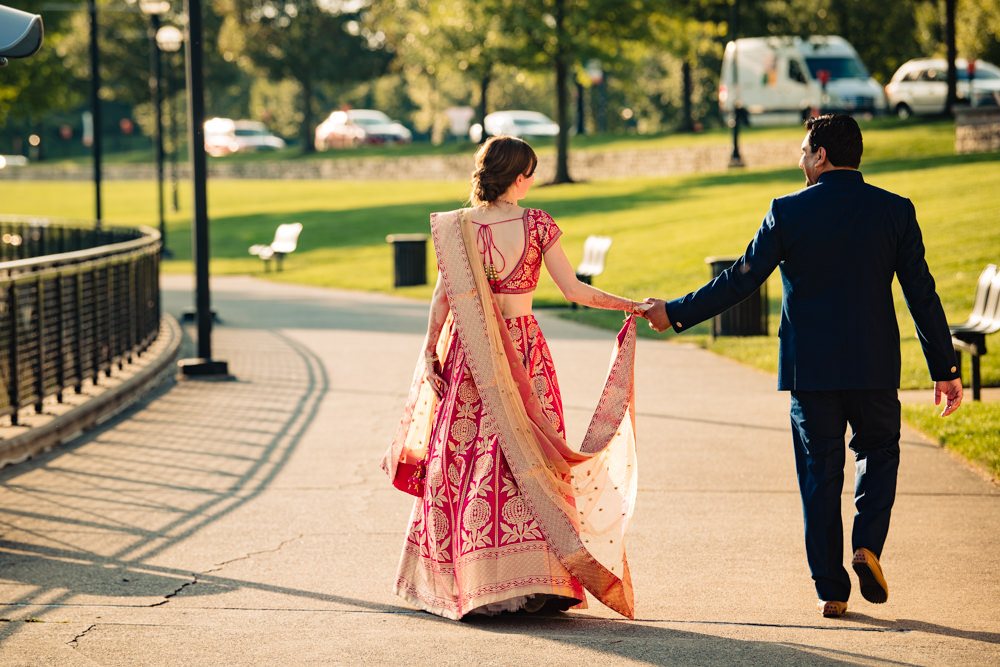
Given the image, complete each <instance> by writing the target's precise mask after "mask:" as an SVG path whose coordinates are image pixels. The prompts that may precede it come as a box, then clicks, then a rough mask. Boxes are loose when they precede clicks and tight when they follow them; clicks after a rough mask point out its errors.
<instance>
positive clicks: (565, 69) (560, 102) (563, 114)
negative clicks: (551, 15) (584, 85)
mask: <svg viewBox="0 0 1000 667" xmlns="http://www.w3.org/2000/svg"><path fill="white" fill-rule="evenodd" d="M555 19H556V57H555V61H556V72H555V74H556V122H558V123H559V136H558V137H556V176H555V179H554V180H553V181H552V182H553V183H572V182H573V179H572V178H570V175H569V91H568V90H567V88H566V79H567V78H568V74H569V63H567V62H566V35H565V30H566V2H565V0H558V1H557V2H556V8H555Z"/></svg>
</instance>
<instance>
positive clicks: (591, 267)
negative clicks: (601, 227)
mask: <svg viewBox="0 0 1000 667" xmlns="http://www.w3.org/2000/svg"><path fill="white" fill-rule="evenodd" d="M609 248H611V237H610V236H588V237H587V240H586V241H584V242H583V259H581V260H580V265H579V266H577V267H576V279H577V280H579V281H580V282H582V283H587V284H588V285H593V284H594V276H599V275H601V274H602V273H604V260H605V259H607V257H608V249H609ZM572 307H573V308H576V307H577V304H575V303H574V304H573V305H572Z"/></svg>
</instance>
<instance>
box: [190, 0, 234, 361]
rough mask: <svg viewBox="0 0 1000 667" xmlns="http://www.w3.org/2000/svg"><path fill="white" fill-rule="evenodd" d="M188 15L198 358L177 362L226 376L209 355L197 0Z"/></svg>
mask: <svg viewBox="0 0 1000 667" xmlns="http://www.w3.org/2000/svg"><path fill="white" fill-rule="evenodd" d="M185 4H186V8H187V15H188V38H187V44H186V53H187V88H188V152H190V154H191V175H192V186H193V202H192V204H193V210H194V220H193V223H194V224H193V226H192V230H191V241H192V249H193V251H194V269H195V319H196V322H197V328H198V357H199V358H198V359H184V360H181V361H180V362H178V365H179V366H180V370H181V373H182V375H185V376H189V377H191V376H201V377H204V376H216V377H219V376H227V377H228V376H229V371H228V368H227V365H226V362H224V361H215V360H213V359H212V304H211V298H210V294H209V278H208V200H207V196H206V190H207V173H206V168H205V162H206V160H205V84H204V76H203V59H202V53H203V44H202V42H203V40H204V34H203V30H202V8H201V0H187V1H186V3H185Z"/></svg>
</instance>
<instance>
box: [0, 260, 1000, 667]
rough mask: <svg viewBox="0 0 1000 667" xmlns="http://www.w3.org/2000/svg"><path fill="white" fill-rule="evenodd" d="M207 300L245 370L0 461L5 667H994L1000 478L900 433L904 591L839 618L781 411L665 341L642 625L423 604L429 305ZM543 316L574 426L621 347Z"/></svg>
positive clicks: (650, 445)
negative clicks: (470, 613)
mask: <svg viewBox="0 0 1000 667" xmlns="http://www.w3.org/2000/svg"><path fill="white" fill-rule="evenodd" d="M164 296H165V306H166V310H167V311H168V312H172V313H175V314H178V313H180V312H181V311H182V310H184V309H186V308H188V307H189V306H190V304H191V301H192V292H191V286H190V284H189V281H187V280H186V279H177V278H173V277H168V278H167V279H166V280H165V294H164ZM213 306H214V308H215V310H216V311H217V312H218V314H219V316H220V318H221V320H222V323H221V324H220V325H218V326H217V327H216V329H215V335H214V337H213V346H214V348H213V349H214V356H215V357H216V358H218V359H224V360H226V361H227V362H228V363H229V365H230V370H231V371H232V372H233V374H234V375H235V376H236V380H235V381H233V382H199V381H183V382H179V383H170V384H169V385H168V386H166V387H164V388H163V389H162V390H161V391H160V392H158V393H156V394H155V395H153V396H152V397H151V398H150V399H148V400H147V401H146V402H145V403H144V404H143V405H142V406H141V407H140V408H138V409H136V410H134V411H132V412H130V413H129V414H127V415H125V416H123V417H120V418H118V419H115V420H112V421H110V422H108V423H106V424H104V425H103V426H101V427H100V428H98V429H96V430H94V431H90V432H88V433H87V434H86V435H85V436H84V437H83V438H81V439H79V440H78V441H77V442H75V443H72V444H71V445H69V446H65V447H62V448H60V449H59V450H57V451H53V452H50V453H49V454H46V455H43V456H40V457H38V458H36V459H34V460H31V461H28V462H26V463H23V464H20V465H18V466H14V467H10V468H6V469H4V470H2V471H0V619H2V620H0V664H3V665H106V666H108V665H129V666H132V665H198V666H201V665H205V666H209V665H211V666H216V665H358V664H387V665H459V664H487V665H507V664H518V665H525V666H527V665H580V664H589V663H601V664H613V665H677V664H680V665H685V664H691V665H733V664H744V663H746V664H767V665H802V664H808V665H893V666H896V665H997V664H1000V607H998V605H997V600H998V599H1000V549H998V539H1000V538H998V536H1000V488H998V487H997V486H995V485H993V484H991V483H990V482H987V481H986V480H984V479H983V477H982V476H980V475H979V474H978V473H976V472H974V471H972V470H970V469H969V468H967V467H966V466H965V465H963V464H962V463H960V462H957V461H956V460H954V459H953V458H952V457H951V456H949V455H948V454H947V453H946V452H944V451H942V450H941V449H940V448H938V447H936V446H934V445H933V444H931V443H929V442H927V441H926V440H925V439H924V438H922V437H921V436H919V435H917V434H915V433H914V432H912V431H909V430H907V431H904V434H903V445H902V446H903V465H902V470H901V476H900V485H899V496H898V502H897V510H896V512H895V514H894V520H893V523H894V525H893V529H892V531H891V534H890V538H889V543H888V544H887V546H886V550H885V553H884V557H883V565H884V568H885V571H886V575H887V577H888V579H889V582H890V587H891V593H892V594H891V596H890V600H889V602H888V603H887V604H885V605H878V606H876V605H871V604H868V603H866V602H865V601H864V600H862V599H861V598H860V596H858V595H855V596H854V597H853V598H852V600H851V609H850V612H851V613H850V614H849V615H847V616H845V617H844V618H843V619H836V620H824V619H822V618H820V617H819V616H818V614H817V613H816V612H815V608H814V599H813V598H814V593H813V588H812V584H811V582H810V580H809V575H808V571H807V569H806V563H805V555H804V549H803V546H802V538H801V518H800V510H799V499H798V493H797V491H796V485H795V476H794V469H793V468H794V466H793V461H792V454H791V449H790V445H789V435H788V423H787V420H788V417H787V396H785V395H783V394H780V393H778V392H776V391H775V390H774V379H773V378H771V377H769V376H767V375H764V374H761V373H758V372H756V371H754V370H751V369H748V368H746V367H743V366H740V365H738V364H734V363H731V362H728V361H726V360H724V359H721V358H719V357H717V356H714V355H712V354H709V353H705V352H703V351H700V350H698V349H695V348H694V347H693V346H688V345H684V344H665V343H661V342H659V341H652V340H642V341H640V344H639V351H638V358H639V362H640V364H641V366H640V368H639V369H638V372H637V383H638V433H639V445H640V457H641V463H642V469H641V477H640V480H641V484H640V492H639V502H638V509H637V512H636V515H635V519H634V523H633V527H632V531H631V533H630V561H631V563H632V567H633V578H634V582H635V588H636V594H637V612H638V619H637V620H636V621H632V622H630V621H626V620H623V619H621V618H619V617H616V616H615V615H614V614H613V613H612V612H610V611H609V610H607V609H605V608H603V607H601V606H600V605H599V604H595V605H594V606H593V608H592V609H590V610H587V611H582V612H571V613H567V614H561V615H554V616H547V617H546V616H542V617H539V616H525V615H509V616H504V617H496V618H492V619H479V620H473V621H467V622H451V621H445V620H442V619H439V618H437V617H434V616H431V615H429V614H426V613H423V612H419V611H415V610H413V609H411V608H410V607H408V606H407V605H406V604H404V603H403V602H402V601H400V600H398V599H397V598H395V597H394V596H393V595H392V594H391V592H390V587H391V582H392V578H393V573H394V570H395V566H396V563H397V560H398V557H399V551H400V548H401V545H402V538H403V531H404V529H405V526H406V521H407V515H408V511H409V507H410V502H409V498H408V497H407V496H405V495H403V494H401V493H399V492H398V491H395V490H393V489H392V488H391V487H390V486H389V484H388V482H387V480H385V479H384V477H383V475H382V473H381V472H380V471H379V469H378V465H377V463H378V460H379V458H380V456H381V454H382V451H383V449H384V447H385V445H386V444H387V442H388V441H389V439H390V437H391V435H392V432H393V431H394V429H395V426H396V420H397V419H398V417H399V412H400V409H401V406H402V402H403V400H404V398H405V392H406V387H407V383H408V380H409V377H410V373H411V371H412V363H413V361H414V359H415V357H416V354H417V351H418V349H419V346H420V340H421V338H422V332H423V329H424V326H425V318H426V312H425V306H424V304H421V303H415V302H411V301H405V300H401V299H395V298H392V297H386V296H380V295H356V294H348V293H343V292H336V291H329V290H321V289H313V288H303V287H293V286H286V285H277V284H271V283H265V282H261V281H256V280H253V279H250V278H226V279H219V280H216V281H214V283H213ZM540 319H541V320H542V326H543V328H544V329H545V331H546V334H547V336H548V337H549V340H550V343H551V345H552V349H553V354H554V356H555V359H556V365H557V367H558V369H559V371H560V381H561V384H562V387H563V389H564V392H565V400H566V407H567V417H568V423H569V428H570V435H571V438H572V437H573V436H574V434H575V435H576V437H579V436H580V435H581V434H582V432H583V430H584V428H585V426H586V419H587V415H588V412H589V411H590V410H592V407H593V405H594V403H595V401H596V397H597V394H598V392H599V389H600V383H601V379H602V377H601V376H602V374H603V371H604V366H605V364H604V361H603V360H604V359H606V358H607V357H608V355H609V353H610V346H611V337H610V335H609V334H608V332H605V331H597V330H593V329H588V328H584V327H580V326H578V325H574V324H571V323H567V322H564V321H561V320H558V319H555V318H552V317H551V316H544V314H543V316H541V317H540ZM595 360H596V361H595ZM848 477H849V478H850V475H848ZM848 484H849V483H848ZM850 502H851V498H850V493H849V492H847V493H845V495H844V507H845V516H846V517H850V509H849V508H850ZM845 557H846V556H845Z"/></svg>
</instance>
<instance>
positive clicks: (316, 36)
mask: <svg viewBox="0 0 1000 667" xmlns="http://www.w3.org/2000/svg"><path fill="white" fill-rule="evenodd" d="M218 6H219V7H220V8H221V9H222V10H223V12H222V13H223V14H224V15H225V16H226V18H225V20H224V23H223V26H222V31H221V33H220V38H219V45H220V47H221V48H222V49H223V50H224V51H227V52H229V53H232V54H235V58H236V59H237V61H238V62H239V63H240V65H241V66H243V67H245V68H246V69H247V70H249V71H253V72H259V73H261V74H263V75H264V76H267V77H268V78H270V79H271V80H273V81H281V80H283V79H291V80H294V81H296V82H297V83H298V84H299V88H300V94H301V107H302V123H301V126H300V137H301V140H302V151H303V152H304V153H308V152H312V151H313V150H315V147H314V146H313V141H312V132H313V129H314V127H315V122H314V118H315V109H314V106H315V103H314V96H315V91H316V87H317V86H318V85H319V84H321V83H344V82H350V81H365V80H369V79H373V78H375V77H377V76H379V75H380V74H382V73H383V72H385V70H386V67H387V65H388V63H389V61H390V59H391V54H390V53H389V52H387V51H386V50H385V49H384V48H382V44H381V43H380V41H379V37H378V35H375V34H372V33H368V32H365V31H363V30H362V22H361V19H362V14H363V12H364V10H357V11H336V10H335V9H331V8H330V7H331V4H330V3H329V2H324V1H323V0H301V1H299V2H296V3H294V4H293V3H291V2H278V1H276V0H263V1H260V2H258V1H256V0H219V3H218Z"/></svg>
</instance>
